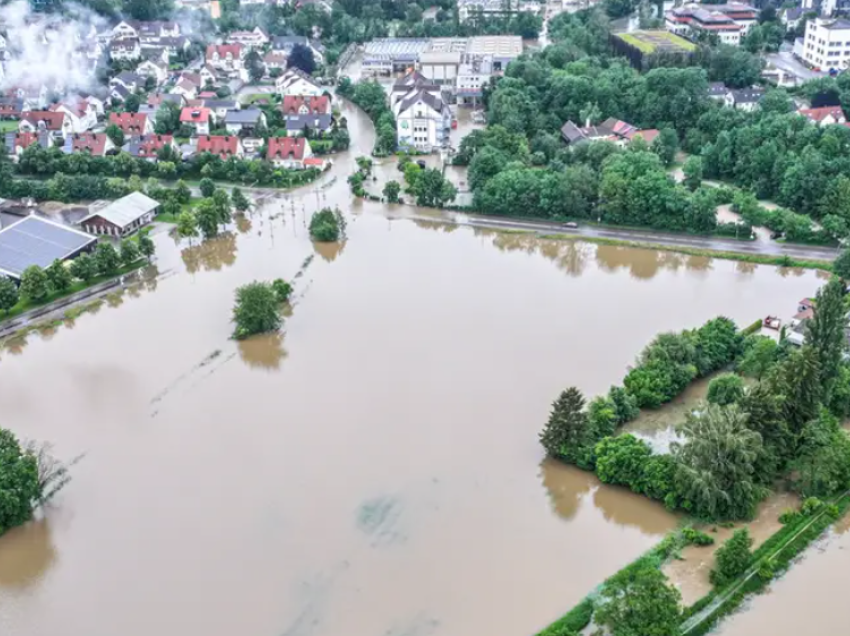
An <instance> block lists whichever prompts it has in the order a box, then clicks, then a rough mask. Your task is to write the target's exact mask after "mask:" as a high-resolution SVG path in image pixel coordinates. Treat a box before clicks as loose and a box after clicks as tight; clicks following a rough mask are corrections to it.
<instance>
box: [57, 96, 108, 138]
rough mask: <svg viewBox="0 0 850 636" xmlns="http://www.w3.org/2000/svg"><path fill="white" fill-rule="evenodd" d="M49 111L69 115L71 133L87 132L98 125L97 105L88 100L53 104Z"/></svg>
mask: <svg viewBox="0 0 850 636" xmlns="http://www.w3.org/2000/svg"><path fill="white" fill-rule="evenodd" d="M49 110H52V111H53V112H63V113H65V114H66V115H68V117H69V119H70V121H71V132H75V133H81V132H85V131H87V130H91V129H92V128H94V127H95V126H96V125H97V115H98V109H97V105H96V104H95V103H94V102H90V101H89V100H88V99H80V100H77V101H67V102H59V103H58V104H52V105H51V106H50V108H49Z"/></svg>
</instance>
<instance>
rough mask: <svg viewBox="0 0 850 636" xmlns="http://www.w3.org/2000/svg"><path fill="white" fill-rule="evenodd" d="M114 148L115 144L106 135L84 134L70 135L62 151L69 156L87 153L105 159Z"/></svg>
mask: <svg viewBox="0 0 850 636" xmlns="http://www.w3.org/2000/svg"><path fill="white" fill-rule="evenodd" d="M113 148H115V144H113V143H112V140H111V139H109V137H107V136H106V133H93V132H84V133H74V134H73V135H68V136H67V137H66V138H65V145H64V146H62V151H63V152H64V153H65V154H67V155H70V154H76V153H87V154H89V155H91V156H93V157H103V156H105V155H106V154H107V153H108V152H109V151H110V150H112V149H113Z"/></svg>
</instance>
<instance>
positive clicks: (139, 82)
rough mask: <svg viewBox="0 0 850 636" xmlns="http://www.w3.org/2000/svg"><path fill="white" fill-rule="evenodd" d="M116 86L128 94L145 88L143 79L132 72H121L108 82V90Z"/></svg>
mask: <svg viewBox="0 0 850 636" xmlns="http://www.w3.org/2000/svg"><path fill="white" fill-rule="evenodd" d="M117 85H121V86H123V87H124V88H126V89H127V90H128V91H129V92H131V93H135V92H136V91H138V90H141V89H143V88H144V87H145V78H144V77H142V76H141V75H139V74H138V73H134V72H133V71H122V72H120V73H118V75H116V76H115V77H113V78H112V79H111V80H109V87H110V88H114V87H115V86H117Z"/></svg>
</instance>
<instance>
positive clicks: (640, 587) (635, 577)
mask: <svg viewBox="0 0 850 636" xmlns="http://www.w3.org/2000/svg"><path fill="white" fill-rule="evenodd" d="M600 596H601V599H600V601H601V602H600V603H599V604H598V605H596V610H595V612H594V615H593V620H594V622H595V623H596V624H597V625H600V626H603V627H604V628H605V631H606V633H608V634H611V636H678V634H679V633H680V631H679V623H680V622H681V620H682V610H681V600H682V597H681V594H680V593H679V591H678V590H677V589H676V588H674V587H672V586H671V585H669V584H668V583H667V577H665V576H664V574H663V573H662V572H661V571H660V570H659V569H658V568H656V567H653V566H652V565H643V566H641V567H627V568H624V569H623V570H621V571H620V572H619V573H618V574H616V575H614V576H613V577H611V578H610V579H609V580H608V581H606V582H605V585H604V586H603V588H602V592H601V594H600Z"/></svg>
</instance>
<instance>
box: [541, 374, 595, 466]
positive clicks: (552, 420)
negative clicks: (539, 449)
mask: <svg viewBox="0 0 850 636" xmlns="http://www.w3.org/2000/svg"><path fill="white" fill-rule="evenodd" d="M586 437H587V414H586V413H585V412H584V396H583V395H582V394H581V391H579V390H578V389H577V388H576V387H574V386H571V387H570V388H568V389H565V390H564V391H563V392H562V393H561V395H559V396H558V399H557V400H555V402H554V403H553V404H552V413H551V414H550V415H549V421H548V422H546V426H545V427H544V428H543V431H542V432H541V433H540V443H541V444H543V448H545V449H546V452H547V453H549V454H550V455H552V456H553V457H558V458H560V459H563V460H564V461H568V462H572V463H576V461H577V460H578V458H579V456H580V454H581V451H582V449H583V447H584V446H585V442H586Z"/></svg>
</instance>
